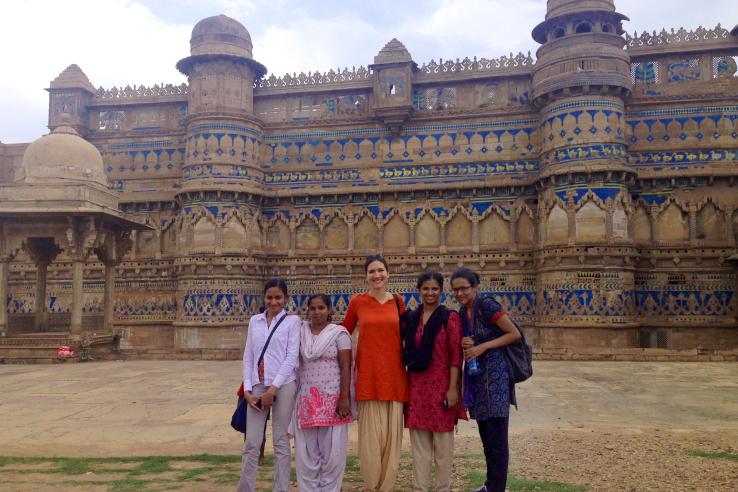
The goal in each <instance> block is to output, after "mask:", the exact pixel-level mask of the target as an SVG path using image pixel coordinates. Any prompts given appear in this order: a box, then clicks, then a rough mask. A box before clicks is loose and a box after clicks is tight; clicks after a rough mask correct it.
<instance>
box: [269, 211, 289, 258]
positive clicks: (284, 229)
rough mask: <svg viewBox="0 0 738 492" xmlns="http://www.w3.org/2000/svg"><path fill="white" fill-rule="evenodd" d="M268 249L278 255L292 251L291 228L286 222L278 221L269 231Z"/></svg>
mask: <svg viewBox="0 0 738 492" xmlns="http://www.w3.org/2000/svg"><path fill="white" fill-rule="evenodd" d="M266 245H267V248H269V249H270V250H271V251H272V252H274V253H277V254H286V253H287V252H288V251H289V249H290V228H289V226H288V225H287V224H285V223H284V221H282V220H281V219H280V220H277V221H275V222H274V224H272V225H271V227H269V229H268V230H267V244H266Z"/></svg>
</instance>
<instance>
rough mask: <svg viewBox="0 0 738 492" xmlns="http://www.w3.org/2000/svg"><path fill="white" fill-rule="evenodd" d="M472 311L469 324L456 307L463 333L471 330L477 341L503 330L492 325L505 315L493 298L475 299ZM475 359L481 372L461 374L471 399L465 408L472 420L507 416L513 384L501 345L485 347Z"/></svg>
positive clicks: (512, 402) (501, 332)
mask: <svg viewBox="0 0 738 492" xmlns="http://www.w3.org/2000/svg"><path fill="white" fill-rule="evenodd" d="M480 304H481V305H480ZM473 312H474V316H473V319H472V323H471V326H470V323H469V318H468V317H467V312H466V307H464V306H462V307H461V310H460V314H461V321H462V324H463V328H464V334H465V335H466V334H467V333H471V335H472V336H473V337H474V340H475V342H476V343H477V344H480V343H484V342H488V341H490V340H494V339H495V338H498V337H501V336H502V335H504V332H503V331H502V330H500V329H499V328H497V326H496V325H495V321H496V320H497V318H499V317H500V316H502V315H503V314H505V311H503V309H502V306H500V304H499V303H497V301H495V300H494V299H491V298H489V297H484V298H478V299H477V300H476V302H475V303H474V310H473ZM477 360H478V361H479V368H480V370H481V373H480V374H479V375H477V376H469V375H465V377H464V384H465V385H468V387H469V388H468V389H470V391H469V393H470V396H471V400H472V402H471V405H470V406H469V407H468V409H469V415H470V416H471V417H472V418H473V419H475V420H486V419H489V418H492V417H508V416H509V414H510V405H511V404H512V405H514V404H515V385H514V384H513V382H512V378H511V377H510V367H509V365H508V363H507V358H506V357H505V354H504V348H496V349H491V350H487V351H486V352H485V353H484V354H482V355H481V356H480V357H478V358H477ZM464 393H467V391H466V390H465V391H464Z"/></svg>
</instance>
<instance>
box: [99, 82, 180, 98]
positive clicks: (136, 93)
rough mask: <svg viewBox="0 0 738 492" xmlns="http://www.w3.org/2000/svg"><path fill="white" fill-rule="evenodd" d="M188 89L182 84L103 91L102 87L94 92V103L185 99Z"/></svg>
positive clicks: (116, 88)
mask: <svg viewBox="0 0 738 492" xmlns="http://www.w3.org/2000/svg"><path fill="white" fill-rule="evenodd" d="M189 92H190V88H189V86H188V85H187V84H185V83H182V84H179V85H174V84H161V85H159V84H155V85H153V86H151V87H147V86H144V85H139V86H136V85H135V84H134V86H133V87H131V86H130V85H127V86H125V87H121V88H120V89H119V88H118V87H115V86H113V87H112V88H111V89H104V88H102V87H100V88H98V89H97V92H95V102H112V103H119V102H124V101H127V100H135V101H136V102H140V101H141V100H142V99H143V100H146V99H153V98H162V97H165V98H169V97H176V98H186V97H187V94H189Z"/></svg>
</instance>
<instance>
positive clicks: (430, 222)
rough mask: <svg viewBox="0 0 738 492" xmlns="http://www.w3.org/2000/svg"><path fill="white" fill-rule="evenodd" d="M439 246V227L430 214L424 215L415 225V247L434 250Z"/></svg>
mask: <svg viewBox="0 0 738 492" xmlns="http://www.w3.org/2000/svg"><path fill="white" fill-rule="evenodd" d="M440 245H441V226H440V224H438V222H436V220H435V219H434V218H433V217H432V216H431V215H430V214H425V215H424V216H423V218H422V219H420V221H419V222H418V223H417V224H416V225H415V246H417V247H419V248H435V247H438V246H440Z"/></svg>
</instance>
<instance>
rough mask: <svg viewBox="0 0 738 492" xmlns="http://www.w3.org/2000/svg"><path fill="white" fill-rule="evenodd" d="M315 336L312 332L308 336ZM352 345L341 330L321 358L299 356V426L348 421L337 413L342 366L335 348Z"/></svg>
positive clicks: (347, 347) (336, 423)
mask: <svg viewBox="0 0 738 492" xmlns="http://www.w3.org/2000/svg"><path fill="white" fill-rule="evenodd" d="M310 336H315V335H312V334H311V335H310ZM350 348H351V337H350V336H349V334H348V333H345V332H344V333H341V334H339V335H338V337H336V341H335V343H334V344H333V345H332V346H330V347H329V348H328V349H327V350H326V351H325V352H324V353H323V355H322V356H321V357H319V358H317V359H313V360H308V359H305V358H304V357H302V356H301V357H300V377H299V380H300V388H299V391H298V394H297V424H298V427H299V428H300V429H305V428H308V427H323V426H329V425H342V424H349V423H351V415H348V416H347V417H345V418H341V417H339V415H338V414H337V413H336V410H337V409H338V400H339V399H340V396H341V367H340V365H339V363H338V351H339V350H348V349H350Z"/></svg>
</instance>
